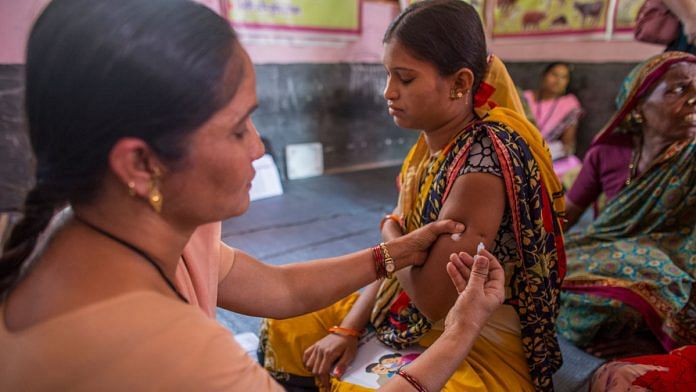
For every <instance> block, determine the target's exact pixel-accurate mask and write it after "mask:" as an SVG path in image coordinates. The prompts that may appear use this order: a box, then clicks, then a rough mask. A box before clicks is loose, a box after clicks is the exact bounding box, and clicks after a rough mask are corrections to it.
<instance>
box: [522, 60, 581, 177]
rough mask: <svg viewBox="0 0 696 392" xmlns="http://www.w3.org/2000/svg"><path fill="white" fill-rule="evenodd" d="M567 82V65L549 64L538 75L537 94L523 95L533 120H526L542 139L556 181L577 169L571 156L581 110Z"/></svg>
mask: <svg viewBox="0 0 696 392" xmlns="http://www.w3.org/2000/svg"><path fill="white" fill-rule="evenodd" d="M570 78H571V70H570V65H569V64H567V63H563V62H555V63H551V64H549V65H548V66H546V68H545V69H544V72H543V73H542V74H541V85H540V86H539V90H526V91H525V92H524V99H525V101H526V103H527V105H528V106H529V114H531V115H532V116H533V117H532V118H531V119H530V120H533V122H534V123H535V124H536V126H537V128H539V130H540V131H541V134H542V135H543V136H544V139H545V140H546V143H547V144H548V146H549V150H551V156H552V157H553V170H554V171H555V172H556V174H557V175H558V177H559V178H560V177H563V175H564V174H565V173H567V172H568V171H570V170H572V169H577V168H579V167H580V160H579V159H578V157H576V156H575V155H574V153H575V135H576V131H577V128H578V121H579V120H580V116H581V115H582V107H581V106H580V102H579V101H578V99H577V98H576V97H575V95H573V94H572V93H569V92H568V85H569V84H570ZM529 114H528V115H529Z"/></svg>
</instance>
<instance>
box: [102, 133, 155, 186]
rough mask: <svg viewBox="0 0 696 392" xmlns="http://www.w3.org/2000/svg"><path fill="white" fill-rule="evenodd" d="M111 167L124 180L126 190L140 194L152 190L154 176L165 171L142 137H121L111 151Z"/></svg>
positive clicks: (117, 176)
mask: <svg viewBox="0 0 696 392" xmlns="http://www.w3.org/2000/svg"><path fill="white" fill-rule="evenodd" d="M109 168H110V169H111V171H112V172H113V173H114V175H115V176H116V178H118V179H119V180H121V182H123V189H124V191H126V192H127V191H128V190H129V189H130V188H132V189H133V191H135V193H136V194H138V195H140V196H145V195H147V194H148V192H149V191H150V184H151V179H152V176H153V175H154V174H155V173H156V172H157V173H160V174H161V173H163V172H164V171H165V170H164V168H165V166H164V164H163V163H162V162H161V161H160V160H159V158H158V157H157V154H155V152H154V151H153V150H152V149H151V148H150V146H149V145H148V144H147V143H146V142H145V141H144V140H142V139H138V138H133V137H126V138H122V139H119V140H118V141H117V142H116V144H114V146H113V147H112V148H111V152H110V153H109Z"/></svg>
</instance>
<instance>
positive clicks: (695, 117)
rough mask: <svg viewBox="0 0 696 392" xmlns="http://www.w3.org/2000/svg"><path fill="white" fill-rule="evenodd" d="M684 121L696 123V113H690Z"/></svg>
mask: <svg viewBox="0 0 696 392" xmlns="http://www.w3.org/2000/svg"><path fill="white" fill-rule="evenodd" d="M684 121H685V122H686V123H689V124H692V125H696V113H690V114H687V115H686V116H684Z"/></svg>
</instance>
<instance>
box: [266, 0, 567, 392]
mask: <svg viewBox="0 0 696 392" xmlns="http://www.w3.org/2000/svg"><path fill="white" fill-rule="evenodd" d="M384 44H385V47H384V48H385V52H384V58H383V62H384V66H385V69H386V70H387V85H386V88H385V91H384V97H385V99H386V100H387V103H388V107H389V114H390V115H391V116H392V117H393V119H394V121H395V123H396V124H397V125H398V126H400V127H402V128H409V129H419V130H423V131H422V132H421V136H420V138H419V140H418V142H417V143H416V144H415V145H414V146H413V147H412V149H411V151H410V152H409V154H408V156H407V157H406V159H405V161H404V164H403V167H402V170H401V175H400V179H399V183H400V194H399V200H398V203H397V207H396V209H395V211H394V214H392V215H390V216H389V217H388V218H387V219H385V220H384V222H383V225H382V236H383V238H384V239H385V241H386V240H389V239H392V238H394V237H397V236H400V235H403V234H404V233H408V232H411V231H413V230H415V229H417V228H418V227H421V226H422V225H425V224H427V223H428V222H432V221H435V220H438V219H446V218H452V219H456V220H458V221H460V222H462V223H464V224H465V225H466V230H465V231H464V233H462V235H461V238H460V239H459V240H453V239H451V238H444V237H441V238H440V239H438V241H437V242H436V243H435V245H434V246H433V247H432V248H431V251H430V255H429V257H428V262H427V263H426V264H425V265H424V266H423V267H422V268H409V269H407V270H403V271H399V272H398V273H396V274H394V276H393V277H391V278H387V279H385V280H384V281H382V282H376V283H375V284H372V285H370V286H368V287H367V288H366V289H365V290H364V291H363V293H362V294H361V295H359V296H358V295H357V294H354V295H352V296H349V297H348V298H346V299H344V300H343V301H340V302H339V303H337V304H334V305H333V306H330V307H328V308H326V309H323V310H321V311H319V312H315V313H312V314H309V315H305V316H301V317H298V318H293V319H288V320H265V321H264V324H263V326H262V342H261V345H260V349H259V354H260V357H261V358H260V359H261V361H262V363H263V365H264V366H265V367H266V368H267V369H268V370H269V371H271V373H272V374H274V376H275V377H276V378H277V379H278V380H279V381H281V382H283V383H285V385H286V386H288V387H293V386H298V387H312V386H313V385H314V383H315V379H314V378H313V377H314V376H316V377H317V379H316V381H318V384H319V385H321V386H329V384H330V386H331V389H332V390H339V391H364V390H369V389H366V388H364V387H362V386H358V385H355V384H352V383H348V382H345V381H340V376H341V375H342V374H344V373H345V371H346V368H347V366H348V365H349V364H350V363H351V361H352V360H353V358H354V357H355V355H356V351H357V350H358V336H359V335H360V332H361V331H362V330H363V329H365V328H366V327H367V328H369V329H370V330H374V332H375V335H376V337H377V339H379V341H380V342H381V343H382V344H383V345H385V346H387V347H390V348H392V349H395V350H399V349H403V348H407V347H412V346H415V345H420V346H424V347H427V346H429V345H430V344H432V342H433V341H434V340H435V338H437V336H439V335H440V334H441V333H442V322H441V320H442V318H443V317H444V316H445V314H446V313H447V310H448V309H449V308H450V307H451V306H452V304H453V303H454V300H455V298H456V291H455V290H454V289H453V288H452V287H451V285H446V284H445V283H446V280H445V279H446V278H447V273H446V269H445V265H446V263H447V257H448V255H450V254H451V253H454V252H458V251H466V252H469V253H471V254H473V253H475V252H476V248H477V245H478V244H479V243H483V244H484V245H485V247H486V248H487V249H490V250H491V252H492V253H493V254H494V255H495V256H496V258H498V259H499V260H500V262H501V263H502V264H503V265H504V268H505V276H506V301H505V305H503V306H502V307H501V308H500V310H498V311H497V312H496V313H495V314H494V315H493V316H492V317H491V319H490V320H489V322H488V323H487V324H486V325H485V326H484V327H483V329H482V332H481V335H480V337H479V338H478V339H477V340H476V343H475V344H474V346H473V348H472V350H471V352H470V354H469V356H468V358H467V359H466V360H465V361H464V362H462V363H461V364H460V366H459V368H458V370H457V371H456V372H455V374H454V375H453V376H452V377H451V378H450V380H449V382H448V383H447V384H446V385H445V388H444V390H447V391H462V390H466V391H475V390H479V391H484V390H527V391H530V390H535V389H536V390H551V389H552V388H553V386H552V381H551V376H552V374H553V373H554V372H555V371H556V370H557V369H558V368H559V367H560V365H561V356H560V351H559V347H558V342H557V341H556V337H555V317H556V315H557V311H558V303H557V297H558V293H559V287H560V282H561V279H562V274H563V272H562V270H563V264H564V256H563V251H562V248H563V239H562V235H561V230H560V223H559V217H560V215H561V214H562V211H563V201H562V192H561V186H560V185H559V183H558V180H557V178H556V176H555V174H554V173H553V167H552V163H551V157H550V154H549V152H548V149H547V148H546V146H545V144H544V143H543V140H542V138H541V135H540V133H539V131H538V130H537V129H536V128H534V127H533V126H532V125H531V124H530V123H529V122H528V121H527V120H526V118H525V116H524V113H523V110H522V105H521V103H520V101H519V97H518V95H517V93H516V90H515V86H514V84H513V83H512V81H511V79H510V76H509V74H508V73H507V71H506V69H505V67H504V65H503V64H502V62H500V60H498V59H497V58H495V57H492V56H491V57H487V55H486V45H485V37H484V34H483V28H482V26H481V22H480V19H479V17H478V15H477V13H476V12H475V10H474V9H473V8H472V7H471V6H469V5H468V4H466V3H464V2H462V1H459V0H434V1H427V0H426V1H421V2H417V3H414V4H413V5H411V6H410V7H409V8H407V9H406V10H404V11H403V12H402V13H401V14H400V15H399V16H398V17H397V18H396V19H395V20H394V22H392V24H391V26H390V27H389V29H388V30H387V32H386V34H385V37H384ZM329 330H331V333H329V332H328V331H329ZM329 373H331V374H332V375H334V376H336V377H333V378H331V380H330V382H329V377H328V376H329ZM303 377H304V378H303Z"/></svg>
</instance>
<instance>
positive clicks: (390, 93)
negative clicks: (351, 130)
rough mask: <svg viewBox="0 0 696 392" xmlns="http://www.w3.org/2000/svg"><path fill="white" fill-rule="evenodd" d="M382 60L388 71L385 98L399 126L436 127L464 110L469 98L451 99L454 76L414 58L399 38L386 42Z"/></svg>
mask: <svg viewBox="0 0 696 392" xmlns="http://www.w3.org/2000/svg"><path fill="white" fill-rule="evenodd" d="M382 63H383V64H384V68H385V70H386V71H387V84H386V86H385V88H384V98H385V99H386V100H387V106H388V110H389V115H390V116H392V118H393V119H394V123H396V125H398V126H399V127H401V128H409V129H424V130H431V129H437V128H440V127H441V126H443V125H444V124H446V123H447V122H449V121H450V120H451V119H452V118H453V117H454V116H456V115H458V114H461V113H463V111H464V102H465V101H467V100H468V99H470V98H469V95H468V94H467V95H466V96H465V97H464V98H463V99H459V100H453V99H451V98H450V91H451V88H452V87H453V86H454V78H453V77H452V78H447V77H442V76H440V74H439V72H438V71H437V69H436V68H435V66H434V65H433V64H431V63H429V62H426V61H422V60H420V59H417V58H415V57H413V56H412V55H411V54H410V53H409V52H408V51H407V50H406V48H405V47H404V46H403V45H401V43H400V42H399V41H398V40H396V39H393V40H391V41H390V42H389V43H387V44H385V46H384V57H383V59H382ZM462 91H463V89H462Z"/></svg>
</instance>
